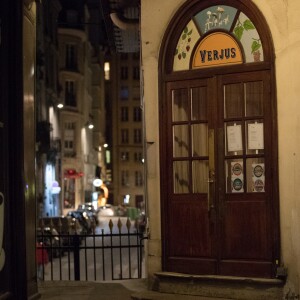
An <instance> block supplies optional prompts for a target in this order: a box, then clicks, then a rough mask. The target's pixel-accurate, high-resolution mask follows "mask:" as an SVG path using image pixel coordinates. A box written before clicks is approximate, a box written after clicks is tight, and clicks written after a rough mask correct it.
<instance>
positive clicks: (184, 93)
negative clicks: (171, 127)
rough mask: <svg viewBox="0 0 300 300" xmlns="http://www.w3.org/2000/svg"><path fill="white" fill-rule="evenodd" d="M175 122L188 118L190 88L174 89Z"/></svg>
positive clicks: (173, 109)
mask: <svg viewBox="0 0 300 300" xmlns="http://www.w3.org/2000/svg"><path fill="white" fill-rule="evenodd" d="M172 115H173V122H176V121H187V120H188V90H187V89H178V90H173V91H172Z"/></svg>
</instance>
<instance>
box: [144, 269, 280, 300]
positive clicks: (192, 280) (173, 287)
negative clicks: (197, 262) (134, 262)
mask: <svg viewBox="0 0 300 300" xmlns="http://www.w3.org/2000/svg"><path fill="white" fill-rule="evenodd" d="M155 276H156V283H155V286H156V289H157V291H158V292H160V293H166V294H178V295H190V296H201V297H208V298H225V299H238V300H282V299H283V285H284V281H283V280H280V279H265V278H249V277H231V276H217V275H205V276H204V275H189V274H180V273H172V272H157V273H155ZM149 299H151V298H149ZM153 299H154V298H153ZM199 299H201V298H199ZM204 299H205V298H204Z"/></svg>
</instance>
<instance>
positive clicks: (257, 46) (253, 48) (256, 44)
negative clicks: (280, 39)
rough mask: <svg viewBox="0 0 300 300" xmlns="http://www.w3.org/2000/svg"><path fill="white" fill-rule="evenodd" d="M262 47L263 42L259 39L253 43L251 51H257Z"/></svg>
mask: <svg viewBox="0 0 300 300" xmlns="http://www.w3.org/2000/svg"><path fill="white" fill-rule="evenodd" d="M260 47H261V44H260V43H259V42H258V41H253V43H252V45H251V50H252V51H251V53H253V52H255V51H257V50H258V49H259V48H260Z"/></svg>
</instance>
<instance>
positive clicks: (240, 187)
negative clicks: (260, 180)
mask: <svg viewBox="0 0 300 300" xmlns="http://www.w3.org/2000/svg"><path fill="white" fill-rule="evenodd" d="M231 191H232V193H242V192H244V171H243V161H242V160H241V161H233V162H231Z"/></svg>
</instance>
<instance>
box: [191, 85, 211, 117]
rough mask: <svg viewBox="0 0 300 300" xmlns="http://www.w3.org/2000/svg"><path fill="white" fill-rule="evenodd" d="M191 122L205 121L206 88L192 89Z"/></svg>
mask: <svg viewBox="0 0 300 300" xmlns="http://www.w3.org/2000/svg"><path fill="white" fill-rule="evenodd" d="M191 94H192V120H193V121H205V120H207V88H206V87H197V88H192V90H191Z"/></svg>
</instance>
